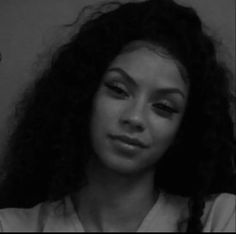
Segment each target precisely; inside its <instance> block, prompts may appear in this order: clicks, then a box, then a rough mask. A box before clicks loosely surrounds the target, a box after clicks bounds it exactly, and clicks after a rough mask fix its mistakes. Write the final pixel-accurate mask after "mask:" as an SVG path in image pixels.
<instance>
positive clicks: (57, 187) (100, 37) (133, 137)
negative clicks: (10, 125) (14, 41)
mask: <svg viewBox="0 0 236 234" xmlns="http://www.w3.org/2000/svg"><path fill="white" fill-rule="evenodd" d="M109 7H111V8H112V9H110V10H109V9H108V8H109ZM228 75H229V73H228V72H227V70H226V68H225V67H224V66H223V65H222V64H221V63H220V62H219V61H218V60H217V58H216V51H215V47H214V44H213V41H212V39H211V38H210V37H209V36H208V35H207V34H206V33H205V32H204V31H203V27H202V23H201V21H200V19H199V17H198V16H197V14H196V12H195V11H194V10H193V9H191V8H188V7H183V6H181V5H178V4H177V3H175V2H174V1H172V0H158V1H154V0H150V1H145V2H133V3H126V4H119V3H106V4H104V5H102V6H100V8H98V9H97V10H96V11H95V13H93V14H92V15H91V17H90V18H89V20H88V21H87V22H86V23H84V24H83V25H82V27H81V28H80V30H79V31H78V32H77V33H75V35H74V36H73V37H72V38H71V40H70V41H69V42H68V43H67V44H65V45H63V46H62V47H61V48H60V49H59V50H58V52H57V53H56V54H55V55H54V57H53V59H52V62H51V64H50V65H49V66H48V68H47V69H45V71H44V72H43V73H42V74H41V76H40V78H39V79H38V80H37V81H36V82H35V84H33V86H32V87H30V88H29V89H28V91H27V92H25V96H24V98H23V100H22V102H21V103H20V104H19V105H18V108H17V111H16V117H17V118H18V119H17V124H16V126H15V129H14V132H13V134H12V136H11V138H10V139H9V144H8V148H7V150H6V157H5V163H4V168H3V169H4V170H3V176H2V177H3V181H2V186H1V196H2V207H3V206H4V207H5V208H6V209H2V210H1V211H0V228H1V230H2V231H78V232H83V231H104V232H106V231H122V232H123V231H124V232H125V231H132V232H136V231H147V232H148V231H156V232H158V231H173V232H174V231H184V232H185V231H204V232H208V231H211V232H216V231H235V206H234V205H235V195H234V194H235V187H233V186H234V185H235V177H234V176H235V174H234V172H235V171H234V168H233V166H234V160H235V158H234V154H233V150H234V145H233V139H234V138H233V123H232V119H231V117H230V114H229V109H230V102H229V101H230V92H229V80H228ZM7 207H8V208H7ZM9 207H12V208H9ZM16 207H17V208H16Z"/></svg>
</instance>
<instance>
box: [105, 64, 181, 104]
mask: <svg viewBox="0 0 236 234" xmlns="http://www.w3.org/2000/svg"><path fill="white" fill-rule="evenodd" d="M108 72H118V73H120V74H121V75H122V77H124V78H125V79H126V80H127V81H128V83H130V84H132V85H133V86H135V87H137V86H138V85H137V83H136V82H135V81H134V79H133V78H132V77H131V76H130V75H129V74H128V73H126V72H125V71H124V70H122V69H121V68H119V67H112V68H109V69H108V70H107V73H108ZM155 93H158V94H163V95H167V94H179V95H181V96H182V97H183V98H184V99H185V94H184V93H183V92H182V91H181V90H180V89H178V88H160V89H157V90H156V92H155Z"/></svg>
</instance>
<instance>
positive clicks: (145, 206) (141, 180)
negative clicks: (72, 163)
mask: <svg viewBox="0 0 236 234" xmlns="http://www.w3.org/2000/svg"><path fill="white" fill-rule="evenodd" d="M87 176H88V185H87V186H85V187H84V188H83V189H82V190H81V191H80V192H79V194H77V195H76V197H75V199H74V200H75V203H76V207H77V211H78V214H79V216H80V219H81V222H82V223H83V225H84V228H85V229H87V230H86V231H102V232H104V231H136V230H137V229H138V226H139V225H140V223H141V222H142V220H143V219H144V217H145V216H146V215H147V213H148V211H149V210H150V209H151V208H152V206H153V205H154V203H155V201H156V199H157V192H156V191H155V190H154V185H153V184H154V172H153V171H151V172H150V171H149V172H145V173H144V172H143V173H139V174H136V175H133V174H132V175H127V174H125V175H123V174H119V173H116V172H114V171H112V170H109V169H107V168H104V167H102V166H98V165H95V164H90V167H89V169H88V175H87Z"/></svg>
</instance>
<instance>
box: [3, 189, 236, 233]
mask: <svg viewBox="0 0 236 234" xmlns="http://www.w3.org/2000/svg"><path fill="white" fill-rule="evenodd" d="M235 210H236V196H235V195H233V194H228V193H222V194H219V195H215V196H212V197H211V199H210V200H208V201H207V202H206V206H205V210H204V215H203V216H202V222H203V226H204V228H203V232H236V228H235V226H236V225H235V222H236V217H235ZM187 217H188V204H187V199H186V198H184V197H180V196H173V195H169V194H165V193H161V194H160V196H159V199H158V201H157V202H156V203H155V204H154V206H153V207H152V208H151V210H150V211H149V212H148V214H147V215H146V217H145V218H144V219H143V221H142V223H141V224H140V226H139V228H138V230H137V232H177V230H178V229H177V224H178V223H179V221H181V220H186V219H187ZM182 228H183V229H182V230H183V231H185V230H186V222H185V223H184V224H183V226H182ZM0 231H2V232H84V228H83V225H82V223H81V221H80V220H79V217H78V215H77V213H76V211H75V209H74V206H73V203H72V200H71V197H70V196H67V197H65V198H64V199H63V200H61V201H57V202H53V203H47V202H44V203H40V204H38V205H36V206H34V207H32V208H27V209H22V208H6V209H1V210H0Z"/></svg>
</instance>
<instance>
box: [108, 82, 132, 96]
mask: <svg viewBox="0 0 236 234" xmlns="http://www.w3.org/2000/svg"><path fill="white" fill-rule="evenodd" d="M105 86H106V87H107V88H108V89H109V90H110V91H111V92H112V94H114V95H115V96H118V97H127V96H128V92H127V91H126V89H125V88H124V87H122V86H123V85H122V84H120V83H119V82H105Z"/></svg>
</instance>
